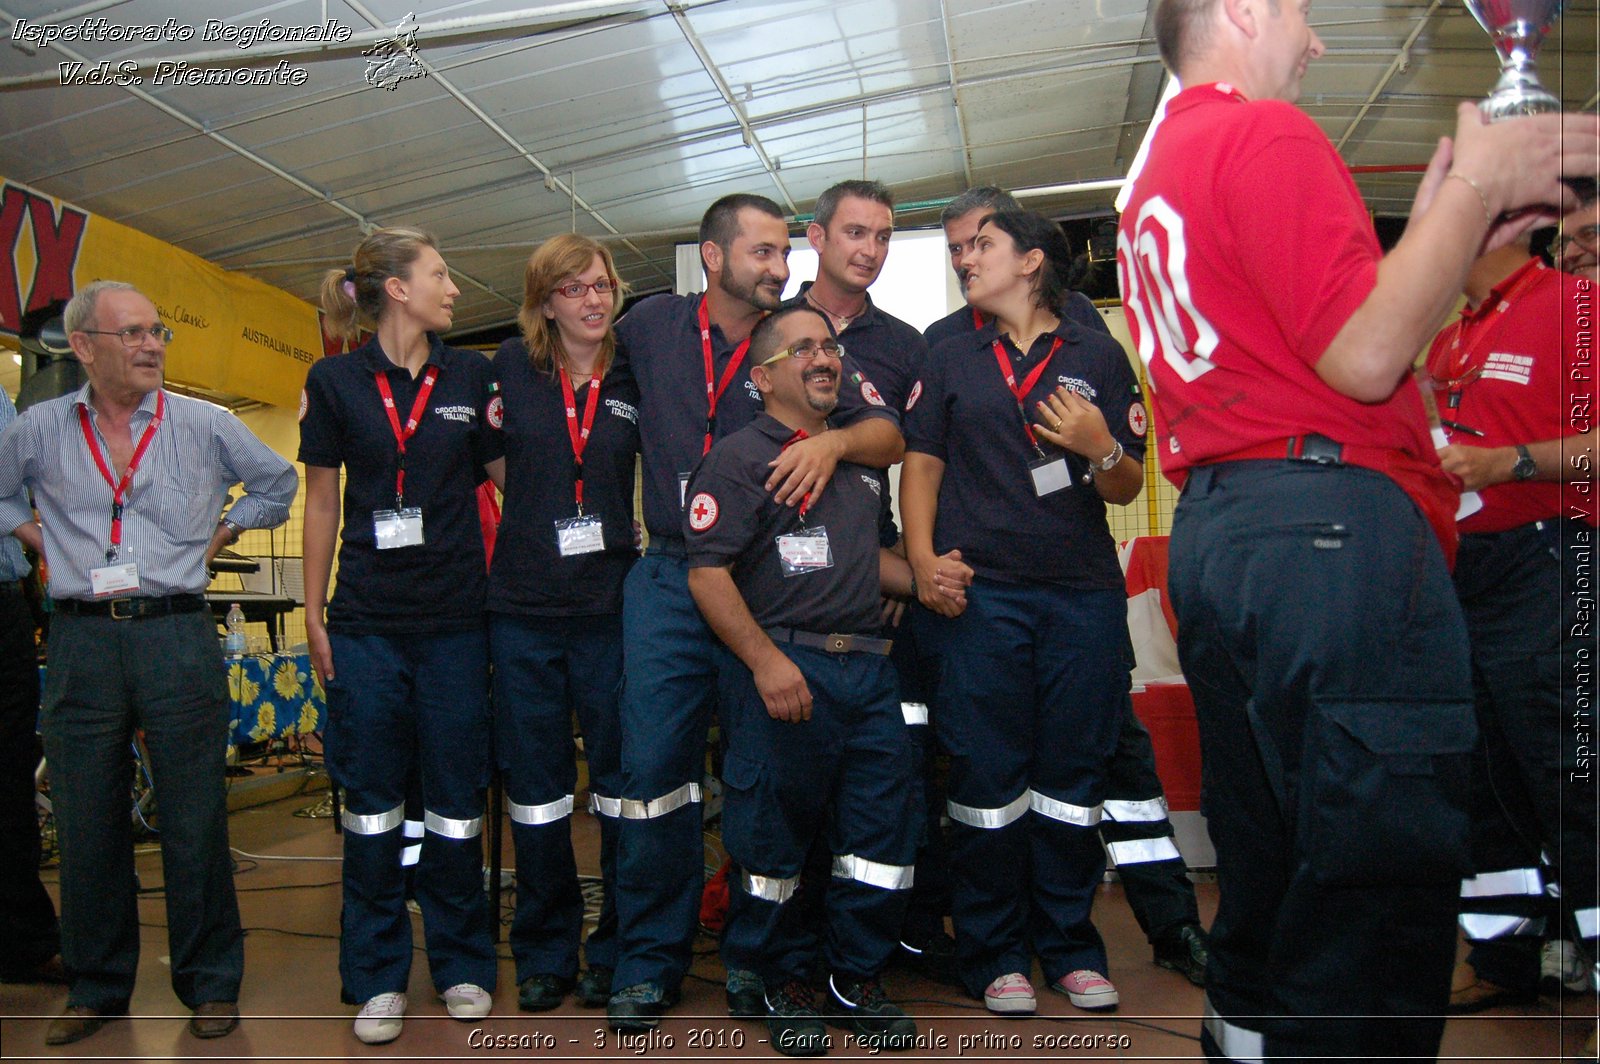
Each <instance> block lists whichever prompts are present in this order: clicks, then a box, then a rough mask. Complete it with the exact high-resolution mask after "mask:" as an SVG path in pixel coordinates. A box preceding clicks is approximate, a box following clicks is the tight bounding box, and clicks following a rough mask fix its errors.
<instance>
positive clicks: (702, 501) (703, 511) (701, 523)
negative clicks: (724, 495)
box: [689, 491, 722, 532]
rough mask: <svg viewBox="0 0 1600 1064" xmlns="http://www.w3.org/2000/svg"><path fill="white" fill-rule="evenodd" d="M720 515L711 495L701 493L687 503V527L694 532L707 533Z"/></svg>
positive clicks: (715, 501)
mask: <svg viewBox="0 0 1600 1064" xmlns="http://www.w3.org/2000/svg"><path fill="white" fill-rule="evenodd" d="M721 513H722V511H721V509H720V508H719V507H718V506H717V500H716V499H714V498H713V497H712V496H711V493H710V492H706V491H702V492H700V493H698V494H697V495H695V497H694V498H693V499H692V500H690V502H689V527H690V528H692V529H694V530H695V531H696V532H705V531H708V530H709V529H710V528H711V526H712V525H714V524H716V523H717V518H718V517H719V516H720V515H721Z"/></svg>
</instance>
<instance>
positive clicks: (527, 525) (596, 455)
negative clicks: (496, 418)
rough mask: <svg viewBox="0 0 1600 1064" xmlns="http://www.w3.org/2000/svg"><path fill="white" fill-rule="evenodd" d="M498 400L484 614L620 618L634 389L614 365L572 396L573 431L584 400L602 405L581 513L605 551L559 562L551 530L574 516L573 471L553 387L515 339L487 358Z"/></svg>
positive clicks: (628, 558)
mask: <svg viewBox="0 0 1600 1064" xmlns="http://www.w3.org/2000/svg"><path fill="white" fill-rule="evenodd" d="M494 373H495V377H496V378H497V379H498V380H499V382H500V394H501V397H502V399H503V400H504V404H505V405H504V410H505V414H504V421H503V424H502V427H501V434H502V435H503V437H504V439H505V449H506V491H505V504H504V509H503V510H502V512H501V516H500V534H499V536H498V538H497V539H496V540H495V548H494V560H493V561H492V562H491V563H490V565H491V568H490V570H489V609H490V610H492V611H495V612H499V613H515V614H526V615H534V616H563V617H565V616H573V615H587V614H601V613H620V612H621V611H622V581H623V579H624V578H625V577H626V576H627V575H628V569H629V568H630V567H631V566H632V565H633V562H634V559H635V558H637V557H638V554H639V552H638V550H637V549H635V547H634V545H633V467H634V457H635V455H637V454H638V451H639V387H638V385H637V384H636V383H635V382H634V380H633V377H632V375H631V374H630V373H629V372H628V370H627V368H626V367H623V368H621V369H618V368H617V367H616V366H615V365H613V366H612V367H611V368H610V369H609V370H608V371H607V373H606V376H605V380H604V381H601V382H599V383H596V382H595V381H592V380H591V381H589V382H587V383H586V384H584V385H583V386H582V387H581V388H577V389H575V390H574V393H573V398H574V399H575V400H576V404H577V409H576V415H577V419H578V424H579V425H580V426H581V425H582V423H583V412H584V409H585V408H586V407H587V405H588V403H589V395H590V393H591V392H592V391H593V390H594V389H595V388H599V390H600V392H599V399H598V400H597V401H598V403H599V405H598V406H597V407H596V408H595V414H594V425H593V426H592V427H591V428H590V430H589V442H588V443H586V444H585V445H584V449H583V512H584V513H585V514H589V515H592V516H595V517H598V518H600V521H601V529H602V532H603V534H604V540H605V549H604V550H602V551H595V552H593V553H590V554H574V555H569V556H567V557H562V556H561V551H560V549H559V548H558V547H557V544H556V526H555V523H556V522H557V521H560V520H565V519H567V518H571V517H576V516H577V515H578V507H577V499H576V494H575V487H576V480H577V476H576V472H577V471H576V468H575V466H574V463H573V460H572V437H571V435H570V434H569V432H568V428H567V410H566V400H565V399H564V398H563V396H562V394H561V381H560V378H558V377H554V376H552V375H551V374H550V373H549V372H547V371H545V370H540V369H536V368H534V365H533V363H532V362H531V361H530V360H529V358H528V348H527V346H526V345H525V344H524V343H523V342H522V340H521V338H516V339H511V340H507V341H506V342H505V343H503V344H501V345H500V350H499V351H498V352H496V354H495V356H494Z"/></svg>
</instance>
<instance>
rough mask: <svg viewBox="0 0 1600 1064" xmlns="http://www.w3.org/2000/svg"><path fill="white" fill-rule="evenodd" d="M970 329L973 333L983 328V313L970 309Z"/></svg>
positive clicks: (974, 308) (976, 309)
mask: <svg viewBox="0 0 1600 1064" xmlns="http://www.w3.org/2000/svg"><path fill="white" fill-rule="evenodd" d="M972 328H973V330H974V331H976V330H978V329H981V328H983V311H981V310H979V309H978V308H977V307H973V308H972Z"/></svg>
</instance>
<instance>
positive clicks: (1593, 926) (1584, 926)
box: [1572, 909, 1600, 938]
mask: <svg viewBox="0 0 1600 1064" xmlns="http://www.w3.org/2000/svg"><path fill="white" fill-rule="evenodd" d="M1572 919H1573V922H1574V923H1576V924H1577V925H1578V937H1579V938H1594V937H1596V936H1597V935H1600V909H1579V910H1578V911H1577V912H1575V913H1573V914H1572Z"/></svg>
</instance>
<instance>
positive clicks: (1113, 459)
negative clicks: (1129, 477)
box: [1089, 440, 1123, 473]
mask: <svg viewBox="0 0 1600 1064" xmlns="http://www.w3.org/2000/svg"><path fill="white" fill-rule="evenodd" d="M1112 442H1113V444H1114V446H1113V447H1112V448H1111V453H1110V454H1108V455H1106V456H1105V457H1104V458H1102V459H1100V461H1098V462H1090V463H1089V465H1090V467H1091V469H1090V472H1092V473H1109V472H1111V471H1112V470H1113V469H1115V468H1117V463H1118V462H1120V461H1122V455H1123V450H1122V441H1121V440H1114V441H1112Z"/></svg>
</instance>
